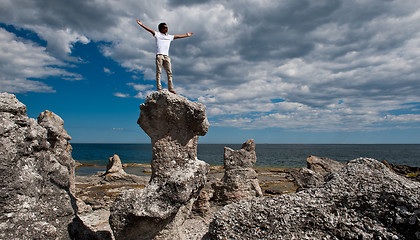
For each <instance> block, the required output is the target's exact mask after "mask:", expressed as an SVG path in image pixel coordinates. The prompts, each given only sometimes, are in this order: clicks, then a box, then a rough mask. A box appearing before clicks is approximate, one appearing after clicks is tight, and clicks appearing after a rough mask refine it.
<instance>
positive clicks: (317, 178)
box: [288, 156, 345, 191]
mask: <svg viewBox="0 0 420 240" xmlns="http://www.w3.org/2000/svg"><path fill="white" fill-rule="evenodd" d="M306 165H307V168H301V169H289V170H288V172H289V173H290V174H291V175H292V177H293V178H294V179H295V181H296V185H297V186H298V191H300V190H302V189H306V188H311V187H320V186H322V185H323V184H324V183H325V181H326V180H327V178H328V177H329V176H330V175H331V174H333V173H336V172H338V171H339V170H340V169H341V168H343V167H344V166H345V164H344V163H341V162H337V161H334V160H332V159H329V158H325V157H316V156H309V157H308V158H307V159H306Z"/></svg>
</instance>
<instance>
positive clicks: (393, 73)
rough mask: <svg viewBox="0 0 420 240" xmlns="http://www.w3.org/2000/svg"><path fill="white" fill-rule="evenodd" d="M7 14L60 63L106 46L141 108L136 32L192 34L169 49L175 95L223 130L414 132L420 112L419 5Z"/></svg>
mask: <svg viewBox="0 0 420 240" xmlns="http://www.w3.org/2000/svg"><path fill="white" fill-rule="evenodd" d="M2 2H4V4H2V6H5V8H7V9H8V11H5V10H4V9H5V8H2V9H3V10H0V13H1V14H0V21H1V22H4V23H6V24H12V25H15V26H19V27H23V28H26V29H30V30H32V31H35V32H36V33H37V34H38V35H39V36H40V37H41V38H42V39H44V40H46V41H47V45H46V50H45V49H44V50H43V51H48V53H49V54H50V55H49V56H50V57H51V56H53V57H52V58H56V59H55V61H57V62H60V61H77V59H74V57H73V56H72V55H71V52H72V49H73V47H74V45H75V44H76V43H82V44H86V43H89V42H91V41H94V42H106V43H109V44H102V45H100V47H101V51H102V53H103V54H104V55H105V56H107V57H109V58H112V59H113V60H115V61H116V62H118V63H119V64H120V65H121V66H122V67H124V68H126V69H127V70H128V71H131V72H132V73H133V75H141V76H142V78H140V80H139V82H135V79H133V82H132V83H130V84H129V86H130V87H131V88H132V89H133V90H135V91H136V92H137V94H136V95H135V96H134V95H131V96H133V97H137V98H145V97H146V96H147V94H148V93H150V92H151V91H153V89H154V86H153V84H154V78H155V66H154V55H155V52H154V51H155V47H154V39H153V37H152V36H151V35H150V33H148V32H146V31H144V30H143V29H141V28H140V27H139V26H138V25H137V24H136V22H135V20H136V19H141V20H142V22H143V23H144V24H145V25H147V26H149V27H151V28H153V29H156V28H157V24H158V23H159V22H166V23H167V24H168V26H169V32H170V33H172V34H184V33H186V32H194V35H193V36H192V37H191V38H187V39H181V40H175V41H174V42H173V43H172V47H171V52H170V54H171V58H172V66H173V72H174V84H175V87H176V91H177V92H178V93H180V94H182V95H185V96H187V97H189V98H190V99H193V100H197V101H200V102H202V103H204V104H206V105H207V112H208V114H209V116H210V117H211V120H212V123H213V124H214V125H217V126H236V127H242V128H261V127H270V126H271V127H282V128H288V129H295V130H299V131H304V130H313V131H331V130H347V131H351V130H363V129H372V130H373V129H378V128H381V127H391V126H396V125H398V126H401V125H403V126H412V127H413V126H416V121H417V122H418V118H417V117H418V115H419V114H420V112H419V111H418V108H417V110H416V109H415V108H413V109H411V113H409V114H408V113H406V112H405V111H406V109H407V104H410V103H418V102H420V97H419V94H418V92H419V90H420V79H419V76H420V68H419V67H418V62H419V60H420V59H419V58H420V57H419V56H420V40H419V39H420V25H419V24H418V22H420V2H419V1H418V0H395V1H382V0H372V1H344V0H328V1H324V0H321V1H308V0H295V1H278V0H245V1H241V2H238V1H225V0H202V1H167V0H158V1H146V0H140V1H139V0H136V1H134V0H126V1H123V2H120V1H101V0H89V1H85V0H83V1H82V0H74V1H71V2H68V1H64V0H59V1H57V0H49V1H37V0H36V1H33V0H31V1H29V0H20V1H12V0H3V1H2ZM34 19H35V20H34ZM53 60H54V59H53ZM49 70H51V71H53V69H49ZM10 76H19V75H18V74H16V73H15V74H11V75H10ZM19 79H24V77H20V78H19ZM162 79H165V77H163V78H162ZM34 84H35V83H34ZM38 84H40V85H42V84H43V83H42V82H38ZM47 88H48V87H47ZM124 88H126V86H122V87H121V89H124ZM117 91H119V92H118V93H115V94H114V95H115V96H118V97H128V96H130V94H128V93H123V90H117ZM279 99H280V100H281V101H277V100H279ZM393 124H394V125H393ZM344 126H345V127H344ZM417 126H418V125H417Z"/></svg>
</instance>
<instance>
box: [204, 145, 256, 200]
mask: <svg viewBox="0 0 420 240" xmlns="http://www.w3.org/2000/svg"><path fill="white" fill-rule="evenodd" d="M256 161H257V155H256V153H255V142H254V140H252V139H249V140H247V141H246V142H245V143H243V144H242V148H241V149H240V150H233V149H231V148H228V147H225V153H224V168H225V175H224V176H223V179H222V183H219V184H214V185H213V189H214V193H213V198H212V200H213V201H218V202H223V203H230V202H237V201H240V200H242V199H251V198H254V197H260V196H262V195H263V194H262V191H261V188H260V185H259V183H258V179H257V173H256V172H255V170H254V169H252V167H253V166H254V164H255V162H256Z"/></svg>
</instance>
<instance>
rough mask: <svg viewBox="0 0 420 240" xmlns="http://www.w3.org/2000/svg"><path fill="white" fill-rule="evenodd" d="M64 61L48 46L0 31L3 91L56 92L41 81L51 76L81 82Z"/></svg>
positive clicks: (0, 83)
mask: <svg viewBox="0 0 420 240" xmlns="http://www.w3.org/2000/svg"><path fill="white" fill-rule="evenodd" d="M63 66H65V63H63V62H62V61H61V60H59V59H57V58H55V57H53V56H51V55H50V54H48V52H47V51H46V49H45V47H42V46H38V45H37V44H35V43H33V42H30V41H27V40H24V39H20V38H18V37H17V36H16V35H15V34H13V33H10V32H8V31H6V30H5V29H3V28H0V72H1V76H0V88H1V89H2V91H8V92H14V93H24V92H54V89H52V88H51V87H50V86H48V85H46V84H45V83H43V82H42V81H40V80H36V79H43V78H47V77H51V76H60V77H65V78H70V79H79V78H80V76H79V75H78V74H74V73H69V72H67V71H66V70H64V69H63V68H62V67H63Z"/></svg>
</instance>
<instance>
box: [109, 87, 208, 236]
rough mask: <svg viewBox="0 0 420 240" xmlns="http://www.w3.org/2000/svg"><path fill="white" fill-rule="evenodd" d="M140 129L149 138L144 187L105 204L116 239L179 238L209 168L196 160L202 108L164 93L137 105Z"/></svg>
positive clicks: (203, 126)
mask: <svg viewBox="0 0 420 240" xmlns="http://www.w3.org/2000/svg"><path fill="white" fill-rule="evenodd" d="M140 110H141V112H140V117H139V119H138V123H139V125H140V127H141V128H142V129H143V130H144V131H145V132H146V133H147V134H148V135H149V136H150V138H151V142H152V148H153V149H152V150H153V160H152V163H151V165H152V176H151V179H150V181H149V184H148V185H146V187H145V188H144V189H133V190H129V191H126V192H123V193H122V194H121V195H120V196H119V197H117V199H116V200H115V202H114V203H113V204H112V206H111V215H110V219H109V222H110V225H111V228H112V230H113V232H114V236H115V238H116V239H117V240H118V239H185V236H184V235H183V231H182V224H183V223H184V221H185V218H186V217H187V216H188V215H189V213H190V211H191V207H192V205H193V203H194V201H195V200H196V199H197V197H198V195H199V194H200V191H201V189H202V188H203V187H204V185H205V183H206V175H207V173H208V171H209V165H208V164H207V163H205V162H203V161H200V160H198V159H197V140H198V136H203V135H205V134H206V133H207V131H208V128H209V123H208V120H207V117H206V114H205V106H204V105H202V104H200V103H195V102H191V101H189V100H188V99H187V98H185V97H182V96H180V95H175V94H172V93H169V92H168V91H166V90H164V91H159V92H153V93H152V94H151V95H149V96H148V97H147V98H146V100H145V102H144V103H143V104H141V105H140Z"/></svg>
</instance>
